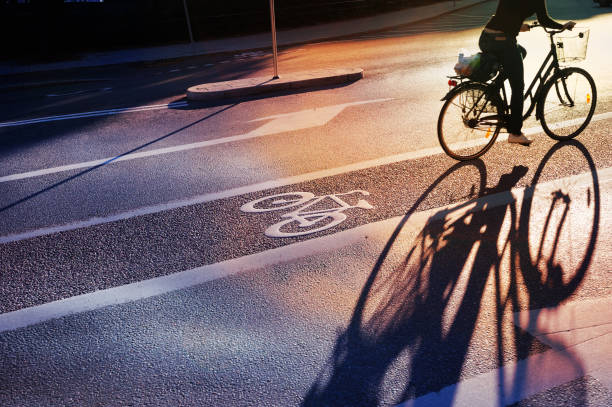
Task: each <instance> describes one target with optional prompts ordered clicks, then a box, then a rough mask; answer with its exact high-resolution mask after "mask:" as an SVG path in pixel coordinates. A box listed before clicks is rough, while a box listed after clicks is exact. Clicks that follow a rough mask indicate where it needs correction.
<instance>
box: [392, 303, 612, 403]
mask: <svg viewBox="0 0 612 407" xmlns="http://www.w3.org/2000/svg"><path fill="white" fill-rule="evenodd" d="M611 306H612V300H611V299H609V298H602V299H597V300H587V301H582V302H578V303H569V304H567V303H565V304H561V305H559V306H558V307H555V308H544V309H537V310H526V311H520V312H518V313H515V315H514V318H515V324H516V325H518V326H520V327H521V328H522V329H524V330H526V331H528V332H530V333H531V334H532V335H534V336H535V337H537V338H538V339H539V340H541V341H542V342H544V343H545V344H547V345H549V346H551V347H552V348H553V349H552V350H549V351H547V352H543V353H540V354H537V355H534V356H530V357H528V358H527V359H524V360H521V361H518V362H512V363H507V364H505V365H504V366H502V367H500V368H498V369H495V370H493V371H490V372H487V373H484V374H482V375H479V376H476V377H473V378H471V379H467V380H465V381H462V382H459V383H456V384H454V385H451V386H448V387H446V388H444V389H442V390H441V391H439V392H438V393H429V394H427V395H425V396H422V397H419V398H417V399H414V400H408V401H406V402H404V403H402V404H400V405H398V406H396V407H416V406H419V407H425V406H440V405H444V406H450V405H452V406H457V407H459V406H465V407H480V406H482V407H489V406H492V405H501V406H506V405H510V404H514V403H517V402H519V401H521V400H524V399H526V398H528V397H531V396H535V395H537V394H540V393H542V392H544V391H546V390H549V389H552V388H555V387H558V386H561V385H563V384H565V383H568V382H570V381H572V380H575V379H579V378H581V377H584V376H586V375H589V376H592V377H595V378H596V379H597V380H598V381H599V382H600V383H602V384H603V385H604V386H606V387H608V389H611V390H612V366H611V365H610V352H612V313H611V312H610V309H611V308H610V307H611Z"/></svg>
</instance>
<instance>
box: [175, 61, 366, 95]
mask: <svg viewBox="0 0 612 407" xmlns="http://www.w3.org/2000/svg"><path fill="white" fill-rule="evenodd" d="M362 78H363V69H361V68H357V69H325V70H317V71H311V72H297V73H291V74H287V75H284V76H282V77H280V78H279V79H270V78H269V77H264V78H261V77H260V78H247V79H240V80H235V81H227V82H214V83H205V84H203V85H196V86H192V87H190V88H189V89H187V99H189V100H193V101H210V100H216V99H222V98H239V97H248V96H257V95H261V94H265V93H272V92H279V91H283V90H299V89H306V88H316V87H324V86H331V85H338V84H343V83H350V82H355V81H358V80H359V79H362Z"/></svg>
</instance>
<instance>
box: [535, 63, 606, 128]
mask: <svg viewBox="0 0 612 407" xmlns="http://www.w3.org/2000/svg"><path fill="white" fill-rule="evenodd" d="M596 104H597V89H596V88H595V81H593V78H592V77H591V75H590V74H589V73H588V72H587V71H585V70H584V69H581V68H576V67H571V68H564V69H562V70H560V71H559V72H557V73H556V74H555V75H554V76H553V77H552V78H551V79H550V80H549V81H548V82H546V84H545V85H544V89H543V91H542V97H541V98H540V101H539V102H538V117H539V118H540V122H541V123H542V128H543V129H544V132H545V133H546V134H547V135H548V136H549V137H552V138H553V139H555V140H569V139H571V138H574V137H576V136H577V135H578V134H580V132H582V131H583V130H584V129H585V127H586V126H587V125H588V124H589V122H590V121H591V118H592V117H593V113H594V112H595V105H596Z"/></svg>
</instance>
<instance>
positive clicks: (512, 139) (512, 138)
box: [508, 133, 533, 146]
mask: <svg viewBox="0 0 612 407" xmlns="http://www.w3.org/2000/svg"><path fill="white" fill-rule="evenodd" d="M532 141H533V140H532V139H530V138H529V137H527V136H526V135H525V134H523V133H521V134H512V133H510V134H508V143H517V144H521V145H523V146H528V145H529V144H531V142H532Z"/></svg>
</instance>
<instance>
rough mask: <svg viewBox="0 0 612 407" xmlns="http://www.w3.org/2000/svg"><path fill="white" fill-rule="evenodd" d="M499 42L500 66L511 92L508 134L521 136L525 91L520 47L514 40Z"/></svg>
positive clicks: (508, 39)
mask: <svg viewBox="0 0 612 407" xmlns="http://www.w3.org/2000/svg"><path fill="white" fill-rule="evenodd" d="M500 42H502V43H503V47H504V51H503V53H502V56H501V58H502V65H503V66H504V71H505V72H506V76H507V77H508V81H509V82H510V89H511V90H512V96H511V98H510V121H509V123H508V132H509V133H511V134H521V129H522V128H523V91H524V90H525V79H524V70H523V54H522V51H521V48H522V47H521V46H520V45H518V44H517V43H516V38H507V39H506V41H500ZM523 49H524V48H523Z"/></svg>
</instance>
